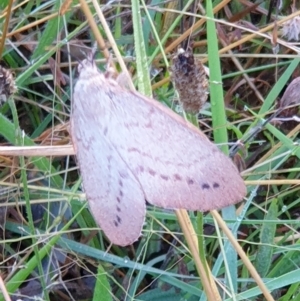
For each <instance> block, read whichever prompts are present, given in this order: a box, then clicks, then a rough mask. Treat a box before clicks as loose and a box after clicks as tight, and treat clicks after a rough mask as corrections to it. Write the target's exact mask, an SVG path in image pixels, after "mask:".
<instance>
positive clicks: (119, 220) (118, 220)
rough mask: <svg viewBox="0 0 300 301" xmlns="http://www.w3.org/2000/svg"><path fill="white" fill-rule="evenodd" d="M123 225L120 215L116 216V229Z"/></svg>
mask: <svg viewBox="0 0 300 301" xmlns="http://www.w3.org/2000/svg"><path fill="white" fill-rule="evenodd" d="M121 223H122V219H121V218H120V216H119V215H116V219H115V220H114V225H115V227H119V225H120V224H121Z"/></svg>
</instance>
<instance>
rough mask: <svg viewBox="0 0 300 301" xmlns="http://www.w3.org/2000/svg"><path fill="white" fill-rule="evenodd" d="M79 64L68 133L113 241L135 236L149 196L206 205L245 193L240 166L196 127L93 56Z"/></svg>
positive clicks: (160, 202)
mask: <svg viewBox="0 0 300 301" xmlns="http://www.w3.org/2000/svg"><path fill="white" fill-rule="evenodd" d="M78 71H79V78H78V80H77V82H76V84H75V87H74V94H73V103H72V113H71V136H72V141H73V144H74V149H75V154H76V156H77V160H78V164H79V169H80V172H81V176H82V181H83V187H84V190H85V193H86V197H87V200H88V202H89V206H90V209H91V212H92V213H93V215H94V218H95V220H96V221H97V223H98V224H99V225H100V227H101V228H102V230H103V231H104V233H105V234H106V236H107V237H108V238H109V240H110V241H111V242H112V243H114V244H117V245H121V246H125V245H129V244H132V243H133V242H134V241H136V240H137V239H138V238H139V236H140V235H141V230H142V227H143V223H144V219H145V213H146V205H145V201H146V200H147V201H148V202H149V203H150V204H153V205H156V206H159V207H163V208H171V209H175V208H185V209H188V210H199V211H208V210H212V209H219V208H222V207H225V206H228V205H232V204H236V203H238V202H239V201H241V200H242V199H243V197H244V196H245V194H246V187H245V184H244V182H243V180H242V178H241V176H240V174H239V172H238V170H237V168H236V167H235V165H234V164H233V163H232V161H231V160H230V159H229V158H228V157H226V156H225V155H224V154H223V153H222V152H221V151H220V150H219V149H218V148H217V147H216V146H215V145H214V144H213V143H211V142H210V141H209V139H208V138H207V137H206V136H205V135H204V134H203V133H202V132H201V131H200V130H199V129H197V128H196V127H195V126H193V125H191V124H190V123H188V122H186V121H185V120H184V119H183V118H181V117H180V116H178V115H177V114H175V113H174V112H173V111H172V110H170V109H169V108H167V107H165V106H163V105H162V104H160V103H159V102H157V101H156V100H154V99H151V98H149V97H146V96H143V95H142V94H140V93H138V92H133V91H129V90H127V89H125V88H123V87H122V86H121V85H120V84H119V83H118V81H117V80H116V79H114V78H112V77H111V76H110V74H109V73H102V72H100V71H99V70H98V68H97V66H96V65H95V62H94V61H93V59H92V56H90V57H88V58H87V59H85V60H84V61H82V62H81V63H80V65H79V68H78Z"/></svg>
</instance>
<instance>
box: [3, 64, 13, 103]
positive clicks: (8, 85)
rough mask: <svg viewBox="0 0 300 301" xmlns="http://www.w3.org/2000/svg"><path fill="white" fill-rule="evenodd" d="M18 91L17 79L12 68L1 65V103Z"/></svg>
mask: <svg viewBox="0 0 300 301" xmlns="http://www.w3.org/2000/svg"><path fill="white" fill-rule="evenodd" d="M16 91H17V88H16V85H15V80H14V77H13V75H12V73H11V72H10V70H8V69H5V68H4V67H2V66H0V103H2V102H6V101H7V100H8V98H9V96H11V95H12V94H14V93H15V92H16Z"/></svg>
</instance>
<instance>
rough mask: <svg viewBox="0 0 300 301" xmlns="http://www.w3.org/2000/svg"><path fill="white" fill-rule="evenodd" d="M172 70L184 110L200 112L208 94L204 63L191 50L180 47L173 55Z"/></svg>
mask: <svg viewBox="0 0 300 301" xmlns="http://www.w3.org/2000/svg"><path fill="white" fill-rule="evenodd" d="M170 71H171V79H172V81H173V84H174V86H175V89H176V90H177V91H178V94H179V100H180V102H181V103H182V106H183V109H184V111H185V112H186V113H192V114H197V113H199V111H200V109H201V108H202V106H203V105H204V104H205V102H206V100H207V95H208V81H207V77H206V73H205V70H204V67H203V65H202V63H201V62H200V61H199V60H196V59H195V58H194V55H193V53H192V52H191V50H186V51H185V50H183V49H182V48H180V49H179V50H178V52H177V54H175V55H174V56H173V57H172V64H171V67H170Z"/></svg>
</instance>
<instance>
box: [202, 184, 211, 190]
mask: <svg viewBox="0 0 300 301" xmlns="http://www.w3.org/2000/svg"><path fill="white" fill-rule="evenodd" d="M209 188H210V187H209V184H207V183H204V184H202V189H209Z"/></svg>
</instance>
